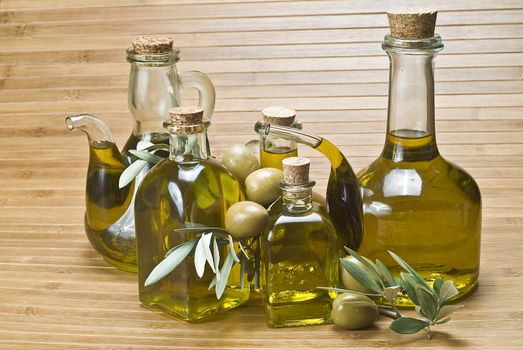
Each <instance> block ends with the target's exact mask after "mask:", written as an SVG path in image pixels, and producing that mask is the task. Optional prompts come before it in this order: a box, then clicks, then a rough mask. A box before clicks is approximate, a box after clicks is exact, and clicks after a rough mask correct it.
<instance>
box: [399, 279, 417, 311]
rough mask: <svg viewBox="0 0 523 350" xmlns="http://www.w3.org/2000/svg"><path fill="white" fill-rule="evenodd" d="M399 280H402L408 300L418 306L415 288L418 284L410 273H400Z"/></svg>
mask: <svg viewBox="0 0 523 350" xmlns="http://www.w3.org/2000/svg"><path fill="white" fill-rule="evenodd" d="M400 275H401V279H402V280H403V283H402V285H403V289H405V291H406V292H407V295H408V296H409V298H410V300H412V302H413V303H414V304H416V305H419V301H418V297H417V296H416V289H415V288H416V286H417V285H418V282H417V281H416V279H415V278H414V276H412V275H411V274H410V273H407V272H403V271H402V272H400Z"/></svg>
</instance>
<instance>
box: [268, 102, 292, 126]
mask: <svg viewBox="0 0 523 350" xmlns="http://www.w3.org/2000/svg"><path fill="white" fill-rule="evenodd" d="M262 114H263V121H264V122H266V123H269V124H276V125H281V126H291V125H292V124H293V123H294V119H295V118H296V111H295V110H294V109H292V108H288V107H282V106H271V107H266V108H264V109H263V110H262Z"/></svg>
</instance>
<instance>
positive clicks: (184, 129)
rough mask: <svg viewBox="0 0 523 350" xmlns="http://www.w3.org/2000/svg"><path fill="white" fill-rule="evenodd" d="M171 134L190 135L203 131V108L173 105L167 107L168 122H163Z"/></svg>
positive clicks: (204, 127)
mask: <svg viewBox="0 0 523 350" xmlns="http://www.w3.org/2000/svg"><path fill="white" fill-rule="evenodd" d="M165 127H166V129H167V130H168V131H169V133H171V134H177V135H190V134H197V133H201V132H204V131H205V129H206V126H205V123H204V122H203V109H202V108H200V107H175V108H171V109H169V122H167V123H165Z"/></svg>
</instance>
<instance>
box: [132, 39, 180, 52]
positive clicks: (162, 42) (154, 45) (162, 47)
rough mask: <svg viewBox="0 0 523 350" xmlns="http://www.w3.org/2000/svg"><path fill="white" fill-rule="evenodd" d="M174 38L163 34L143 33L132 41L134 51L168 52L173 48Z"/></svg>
mask: <svg viewBox="0 0 523 350" xmlns="http://www.w3.org/2000/svg"><path fill="white" fill-rule="evenodd" d="M173 44H174V40H173V39H172V38H169V37H168V36H164V35H144V36H141V37H138V38H137V39H136V40H134V41H133V50H134V52H136V53H158V54H161V53H169V52H171V51H172V49H173Z"/></svg>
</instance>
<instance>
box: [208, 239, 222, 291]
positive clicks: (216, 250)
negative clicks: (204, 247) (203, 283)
mask: <svg viewBox="0 0 523 350" xmlns="http://www.w3.org/2000/svg"><path fill="white" fill-rule="evenodd" d="M212 247H213V257H214V270H215V272H214V273H215V274H216V280H218V281H219V280H220V269H219V265H220V250H219V248H218V242H216V237H213V239H212ZM211 288H212V287H211ZM211 288H209V289H211Z"/></svg>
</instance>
